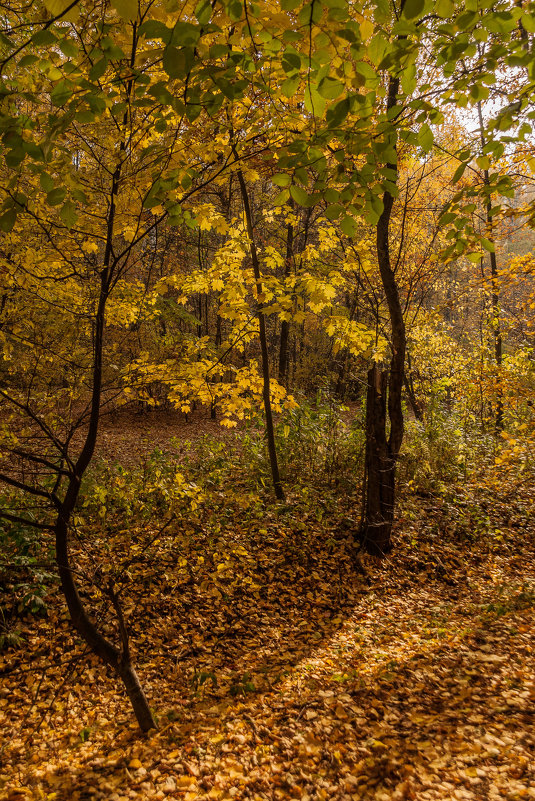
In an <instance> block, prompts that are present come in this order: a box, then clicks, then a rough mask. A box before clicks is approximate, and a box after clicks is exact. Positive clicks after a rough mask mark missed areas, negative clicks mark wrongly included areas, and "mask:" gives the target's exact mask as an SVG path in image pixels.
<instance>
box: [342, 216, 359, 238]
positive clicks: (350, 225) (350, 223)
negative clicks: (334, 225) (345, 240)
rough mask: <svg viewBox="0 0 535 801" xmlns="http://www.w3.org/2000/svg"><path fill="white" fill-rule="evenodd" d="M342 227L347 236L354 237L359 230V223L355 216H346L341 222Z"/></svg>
mask: <svg viewBox="0 0 535 801" xmlns="http://www.w3.org/2000/svg"><path fill="white" fill-rule="evenodd" d="M340 228H341V229H342V232H343V233H344V234H345V235H346V236H350V237H352V236H355V234H356V232H357V223H356V222H355V220H354V218H353V217H344V219H343V220H342V222H341V223H340Z"/></svg>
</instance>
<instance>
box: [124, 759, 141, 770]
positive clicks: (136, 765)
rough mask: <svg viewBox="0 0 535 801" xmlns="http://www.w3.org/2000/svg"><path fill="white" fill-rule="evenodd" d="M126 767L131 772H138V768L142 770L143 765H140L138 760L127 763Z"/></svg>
mask: <svg viewBox="0 0 535 801" xmlns="http://www.w3.org/2000/svg"><path fill="white" fill-rule="evenodd" d="M128 767H129V768H132V770H139V768H142V767H143V765H142V764H141V762H140V761H139V759H131V760H130V762H129V763H128Z"/></svg>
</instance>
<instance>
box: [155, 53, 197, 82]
mask: <svg viewBox="0 0 535 801" xmlns="http://www.w3.org/2000/svg"><path fill="white" fill-rule="evenodd" d="M193 61H194V55H193V50H192V49H191V48H189V47H181V48H178V47H173V46H172V45H167V47H166V48H165V50H164V53H163V59H162V65H163V68H164V70H165V71H166V73H167V74H168V75H169V77H170V78H185V77H186V75H187V74H188V72H189V71H190V69H191V67H192V66H193Z"/></svg>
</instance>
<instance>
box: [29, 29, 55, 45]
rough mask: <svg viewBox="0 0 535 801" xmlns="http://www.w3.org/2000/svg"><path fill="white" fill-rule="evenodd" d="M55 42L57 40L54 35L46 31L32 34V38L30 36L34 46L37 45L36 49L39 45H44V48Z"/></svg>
mask: <svg viewBox="0 0 535 801" xmlns="http://www.w3.org/2000/svg"><path fill="white" fill-rule="evenodd" d="M57 41H58V40H57V39H56V37H55V36H54V34H53V33H52V32H51V31H48V30H47V31H42V30H41V31H37V33H34V34H33V36H32V42H33V43H34V44H35V45H37V46H38V47H40V46H41V45H44V46H45V47H47V46H48V45H52V44H55V43H56V42H57Z"/></svg>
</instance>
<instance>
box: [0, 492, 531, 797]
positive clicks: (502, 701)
mask: <svg viewBox="0 0 535 801" xmlns="http://www.w3.org/2000/svg"><path fill="white" fill-rule="evenodd" d="M234 490H235V491H233V492H232V493H228V494H227V495H225V494H224V493H217V492H216V493H214V495H213V496H212V497H211V498H210V499H209V501H206V502H205V503H204V504H201V505H200V507H199V508H198V509H197V510H195V511H194V512H190V513H188V514H184V515H183V516H182V517H181V516H178V517H177V519H176V520H173V521H171V523H170V524H169V525H168V526H167V528H166V531H165V535H162V536H161V538H160V539H158V537H156V536H155V544H154V545H152V546H151V549H147V548H146V545H144V543H145V542H146V539H147V537H149V539H150V534H151V532H147V531H144V532H143V533H141V532H136V531H135V530H131V531H128V532H125V531H124V530H123V531H119V532H118V533H117V534H116V536H115V537H114V539H113V543H112V544H113V548H114V554H115V558H116V559H117V560H118V562H120V561H121V559H122V558H123V560H126V558H127V556H128V562H129V567H128V572H129V583H128V586H127V587H126V589H125V595H124V597H125V608H126V611H127V613H128V616H129V625H130V627H131V631H132V643H133V644H134V645H135V649H136V661H137V665H138V670H139V673H140V675H141V678H142V681H143V684H144V686H145V688H146V691H147V693H148V695H149V698H150V699H151V703H152V704H153V706H154V709H155V712H156V715H157V717H158V722H159V730H158V731H157V732H153V733H150V734H149V736H148V737H146V738H143V737H140V735H139V733H138V731H137V727H136V725H135V723H134V722H133V721H132V717H131V715H130V714H129V709H128V706H127V703H126V700H125V698H124V697H123V695H122V693H121V692H120V690H119V689H118V687H117V685H116V683H115V682H114V680H113V678H112V677H110V676H108V675H106V671H105V669H104V668H103V667H102V666H101V665H100V664H99V663H98V661H97V660H95V659H94V658H93V657H92V656H91V655H89V654H88V653H86V652H85V650H84V648H83V646H82V644H81V643H80V642H79V640H78V638H77V637H76V636H75V635H74V634H73V633H72V631H71V627H70V625H69V622H68V620H67V617H66V613H65V611H64V609H63V607H62V604H61V599H60V598H59V595H58V594H54V593H52V595H51V597H49V598H48V599H47V600H48V614H47V616H46V617H43V618H41V619H39V620H36V619H34V618H26V619H24V620H23V622H22V626H23V631H22V637H23V646H22V647H15V646H14V647H10V648H8V649H7V650H5V651H4V652H3V653H2V654H1V655H0V680H1V683H0V725H1V729H2V735H3V737H2V743H1V746H0V797H1V798H5V799H7V800H8V801H25V799H48V801H63V799H64V800H65V801H67V799H69V800H70V799H73V801H86V800H87V799H109V801H126V799H152V798H153V799H166V798H170V799H172V798H175V799H185V801H208V800H209V799H216V800H217V799H221V801H225V800H226V799H242V798H243V799H255V801H263V799H293V798H295V799H301V800H302V801H309V800H310V801H312V799H318V800H319V801H328V800H329V799H340V801H360V800H361V799H363V800H365V799H370V800H371V799H374V801H402V800H403V799H417V800H418V801H420V799H422V801H423V799H429V800H430V801H432V800H433V799H450V798H451V799H474V801H475V800H476V799H477V800H478V801H479V799H496V800H498V799H510V801H517V800H520V799H529V798H535V765H534V760H533V753H534V750H535V749H534V745H535V733H534V731H535V730H534V727H533V724H534V722H535V720H534V717H535V714H534V713H535V664H534V663H535V658H534V650H533V605H534V599H535V563H534V559H533V543H534V538H533V535H534V533H535V532H534V531H533V528H532V523H531V522H530V520H532V518H530V516H529V509H530V508H531V506H530V504H531V500H530V498H529V497H527V498H525V499H524V500H525V503H524V506H523V507H522V510H521V512H519V513H518V514H517V516H516V518H514V516H513V518H512V517H511V508H510V504H509V503H505V502H503V503H501V502H500V499H499V497H497V496H496V495H494V496H493V497H494V500H493V502H492V507H491V514H492V515H493V516H494V517H495V518H496V520H497V521H498V522H499V523H500V525H499V527H494V528H493V529H492V530H493V531H498V530H499V531H500V536H499V538H497V537H496V536H491V535H490V534H489V535H488V536H485V537H484V536H478V537H475V536H474V532H473V530H472V529H470V527H469V526H468V527H467V528H466V530H465V532H464V533H465V536H464V537H463V536H460V531H459V530H458V528H457V529H456V528H454V527H452V525H451V520H452V515H451V509H450V506H451V503H452V501H451V499H450V501H448V502H444V500H443V499H440V498H437V499H433V500H432V505H431V506H429V502H428V501H426V506H425V507H424V505H423V503H422V499H421V498H418V497H416V496H408V497H405V498H404V499H403V502H402V504H401V506H400V510H399V514H398V522H397V532H396V549H395V552H394V554H393V555H392V556H391V557H390V558H389V559H387V560H384V561H383V562H382V563H380V562H378V561H377V560H374V559H372V558H371V557H363V558H362V565H363V568H364V570H363V571H362V573H355V570H354V568H353V567H352V564H351V561H350V558H349V554H348V550H347V532H346V531H345V530H344V525H343V522H344V520H346V518H347V513H348V508H349V506H350V504H351V500H350V499H349V500H348V499H345V501H344V502H343V503H342V502H340V503H339V505H338V506H336V502H334V501H332V502H331V501H327V506H328V509H327V511H325V508H324V507H321V504H318V503H316V505H313V504H311V502H310V499H308V500H306V501H303V500H302V499H301V498H299V497H294V498H290V499H289V502H288V503H287V504H285V505H282V506H281V505H273V504H270V503H266V502H264V500H262V498H259V497H258V496H254V495H253V494H248V493H247V492H246V491H243V490H240V488H239V487H235V488H234ZM475 491H476V489H475V488H471V487H465V488H463V489H462V490H461V489H460V490H459V491H458V493H457V499H458V503H459V504H461V505H463V504H464V505H466V504H467V503H472V504H473V503H474V501H473V494H474V492H475ZM329 504H330V505H329ZM448 504H449V505H450V506H449V505H448ZM526 510H527V511H526ZM518 520H520V522H518ZM152 533H154V532H152ZM155 533H156V534H157V533H158V529H155ZM138 535H139V537H138ZM153 539H154V538H153ZM109 547H110V545H109V542H108V543H107V542H106V541H105V538H104V537H103V536H102V537H99V536H96V535H95V544H93V545H92V549H91V548H87V549H85V548H84V547H81V548H80V552H79V554H78V561H79V564H80V565H81V570H82V569H83V567H84V560H89V559H90V558H92V557H93V556H94V553H95V550H96V552H98V553H99V554H100V556H101V557H102V555H103V554H105V553H106V548H109ZM144 549H145V550H144ZM136 555H137V556H136ZM133 556H136V559H134V558H132V557H133ZM86 591H87V593H88V594H90V593H91V588H90V587H88V588H86ZM92 600H93V602H94V604H95V605H96V608H97V610H99V609H100V607H99V597H98V593H97V592H94V593H93V598H92ZM101 614H102V616H103V617H104V611H102V612H101Z"/></svg>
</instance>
